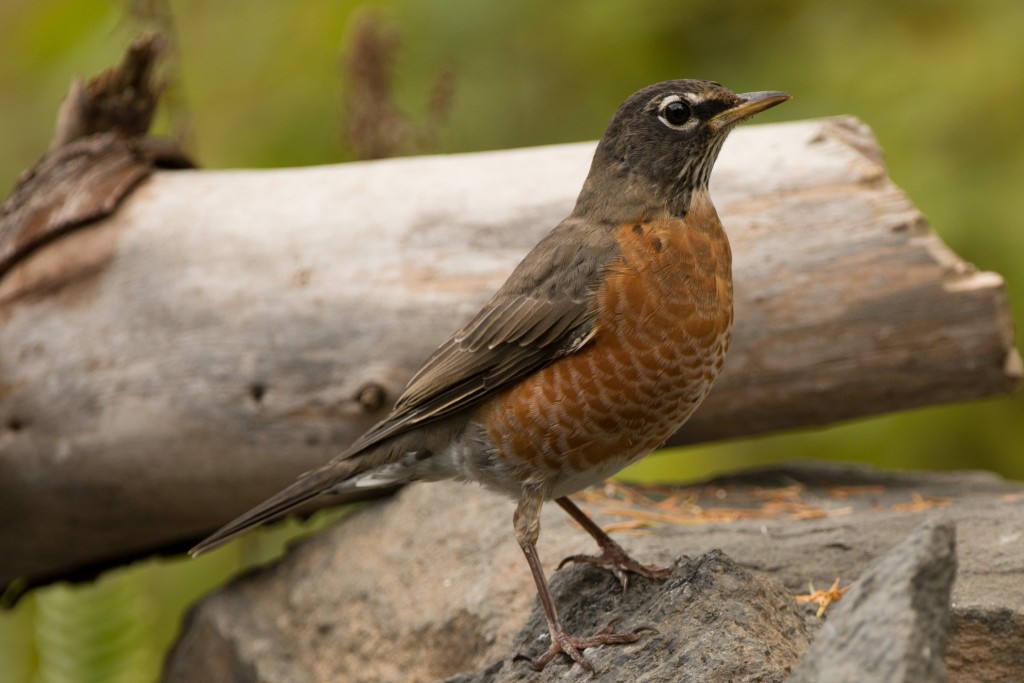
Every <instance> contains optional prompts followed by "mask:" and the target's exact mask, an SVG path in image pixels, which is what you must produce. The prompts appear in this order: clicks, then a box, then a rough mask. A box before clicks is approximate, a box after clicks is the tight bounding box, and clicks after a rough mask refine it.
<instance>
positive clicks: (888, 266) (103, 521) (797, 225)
mask: <svg viewBox="0 0 1024 683" xmlns="http://www.w3.org/2000/svg"><path fill="white" fill-rule="evenodd" d="M592 152H593V144H592V143H580V144H574V145H563V146H555V147H545V148H536V149H524V150H510V151H500V152H489V153H481V154H470V155H457V156H440V157H419V158H406V159H395V160H389V161H380V162H366V163H356V164H346V165H341V166H330V167H317V168H304V169H281V170H271V171H174V172H157V173H155V174H154V175H152V176H151V177H150V178H148V179H146V180H144V181H142V183H141V184H140V186H139V187H138V188H137V189H136V190H135V191H134V193H133V194H132V195H131V196H130V197H129V198H128V199H127V200H125V202H124V203H123V204H122V206H121V207H120V208H119V209H118V211H117V212H116V213H115V214H114V215H113V216H111V217H110V218H107V219H105V220H103V221H101V222H98V223H94V224H92V225H90V226H88V227H86V228H80V229H77V230H75V231H74V232H72V233H71V234H68V235H66V236H64V237H62V238H60V239H58V240H56V241H53V242H51V243H49V244H47V245H45V247H44V248H41V249H39V250H37V251H36V252H35V253H33V254H32V255H31V257H30V258H28V259H27V260H25V261H24V262H21V263H19V264H18V265H17V266H16V267H15V268H14V269H13V270H12V271H11V272H9V273H8V274H7V275H6V276H5V277H4V278H3V279H2V280H0V547H3V548H4V553H3V558H2V560H0V584H4V583H7V582H8V581H10V580H11V579H12V578H14V577H18V576H22V577H28V578H29V579H30V580H33V581H42V580H47V579H49V578H53V577H59V576H62V575H68V574H71V573H74V572H76V571H81V570H86V569H89V568H93V567H98V566H103V565H107V564H111V563H116V562H118V561H120V560H122V559H124V558H130V557H136V556H139V555H144V554H146V553H149V552H153V551H158V550H163V549H170V548H174V547H182V546H184V545H186V544H187V543H188V542H189V541H191V540H194V539H196V538H197V537H199V536H200V535H202V534H204V533H205V532H207V531H210V530H212V529H213V528H214V527H216V526H218V525H219V524H220V523H222V522H223V521H224V520H226V519H229V518H231V517H233V516H234V515H235V514H236V513H239V512H241V511H242V510H243V509H245V508H247V507H248V506H250V505H251V504H253V503H255V502H258V501H259V500H261V499H262V498H263V497H265V496H266V495H268V494H271V493H273V492H274V491H276V490H277V489H279V488H280V487H281V486H282V485H284V484H286V483H288V482H290V481H291V480H292V479H293V478H294V477H295V476H296V475H297V474H299V473H300V472H303V471H305V470H308V469H310V468H312V467H313V466H315V465H318V464H321V463H322V462H324V461H325V460H327V459H328V458H330V457H331V456H333V455H334V454H336V453H337V452H338V451H339V450H341V449H342V448H343V447H344V446H346V445H348V444H349V443H350V442H351V441H352V440H353V439H355V438H356V437H357V436H358V435H359V434H360V433H361V432H362V431H363V430H365V429H366V428H367V427H369V426H370V425H371V424H372V423H373V422H374V421H375V420H377V419H378V418H380V417H381V416H382V415H383V413H384V411H385V409H386V405H387V404H389V403H390V402H392V401H394V399H395V398H396V397H397V395H398V393H399V391H400V390H401V387H402V386H403V385H404V383H405V381H406V380H407V379H408V378H409V377H410V376H411V374H412V373H413V372H414V371H415V369H416V368H417V367H418V366H419V365H420V364H421V363H422V362H423V360H424V359H425V358H426V357H427V356H428V355H429V354H430V352H431V351H432V350H433V349H434V347H435V346H436V345H437V344H438V343H440V342H441V341H442V340H443V339H444V338H445V337H446V336H447V335H448V334H449V333H450V332H451V331H452V330H453V329H455V328H456V327H457V326H458V325H460V324H462V323H464V322H465V321H466V320H468V319H469V318H470V317H471V316H472V315H473V314H474V313H475V312H476V311H477V310H478V309H479V307H480V306H481V305H482V304H483V303H484V302H485V301H486V299H487V298H488V296H489V295H490V294H491V292H493V291H494V289H495V288H496V287H497V286H498V285H499V284H500V283H501V282H502V281H503V279H504V278H505V277H506V276H507V275H508V273H509V272H510V271H511V270H512V268H513V267H514V266H515V264H516V263H517V261H518V260H519V259H520V258H521V257H522V256H523V255H524V254H525V253H526V251H527V250H528V249H529V248H530V247H531V246H532V245H533V244H534V243H536V242H537V241H538V240H539V239H540V238H541V237H542V236H543V235H544V234H545V233H546V232H547V231H549V230H550V229H551V228H552V227H553V226H554V225H555V224H556V223H557V222H558V221H559V220H560V219H561V218H563V217H564V216H565V215H567V214H568V212H569V210H570V208H571V207H572V203H573V201H574V199H575V195H576V193H577V192H578V191H579V188H580V185H581V183H582V180H583V178H584V176H585V174H586V171H587V168H588V164H589V161H590V155H591V154H592ZM711 190H712V196H713V197H714V199H715V203H716V205H717V207H718V209H719V213H720V214H721V216H722V221H723V223H724V224H725V225H726V228H727V230H728V232H729V235H730V238H731V241H732V246H733V254H734V272H735V296H736V302H735V313H736V324H735V328H734V334H733V344H732V349H731V351H730V355H729V358H728V360H727V362H726V365H725V370H724V371H723V374H722V377H721V378H720V380H719V382H718V384H717V385H716V387H715V389H714V390H713V391H712V393H711V395H710V396H709V397H708V399H707V401H706V402H705V404H704V406H703V407H702V408H701V409H700V410H699V411H698V412H697V414H696V415H695V416H694V417H693V418H692V420H691V421H690V422H689V423H688V424H687V425H686V427H684V429H683V431H682V432H680V433H679V434H677V435H676V436H675V437H673V439H672V440H671V442H673V443H689V442H694V441H701V440H709V439H721V438H732V437H739V436H743V435H746V434H754V433H759V432H764V431H767V430H774V429H783V428H788V427H801V426H809V425H817V424H825V423H828V422H832V421H836V420H842V419H846V418H851V417H855V416H860V415H867V414H872V413H878V412H883V411H889V410H896V409H901V408H909V407H912V406H918V405H925V404H929V403H939V402H947V401H960V400H966V399H971V398H976V397H979V396H986V395H992V394H999V393H1005V392H1009V391H1011V390H1012V389H1013V388H1014V387H1015V386H1016V384H1017V383H1018V380H1019V377H1020V359H1019V356H1018V355H1017V353H1016V351H1015V350H1014V347H1013V338H1012V323H1011V320H1010V315H1009V312H1008V311H1009V309H1008V306H1007V301H1006V291H1005V287H1004V285H1003V281H1002V279H1001V278H1000V277H999V276H998V275H996V274H994V273H985V272H978V271H976V270H975V269H974V268H973V267H971V266H970V265H968V264H965V263H963V262H962V261H960V260H959V259H958V258H957V257H956V256H955V255H954V254H953V253H952V252H951V251H950V250H949V249H948V248H946V247H945V246H944V245H943V244H942V242H941V241H940V240H939V238H938V237H936V236H935V235H934V234H933V233H932V232H931V231H930V229H929V228H928V226H927V224H926V222H925V220H924V219H923V218H922V216H921V214H920V213H919V212H918V211H917V210H916V209H915V208H914V206H913V204H912V203H911V202H910V201H909V199H908V198H907V197H906V196H905V195H904V194H903V193H902V192H901V191H900V190H899V189H898V188H897V187H895V186H894V185H893V184H892V183H891V182H890V181H889V179H888V177H887V176H886V173H885V169H884V167H883V166H882V164H881V162H880V153H879V151H878V149H877V146H876V144H875V142H874V140H873V138H872V136H871V135H870V132H869V131H868V130H867V129H866V128H865V127H864V126H863V125H862V124H860V123H858V122H856V121H855V120H852V119H829V120H821V121H809V122H800V123H792V124H778V125H764V126H750V127H745V128H742V129H740V130H738V131H736V132H735V133H734V134H733V136H732V137H731V138H730V139H729V141H728V142H727V143H726V145H725V148H724V150H723V152H722V154H721V157H720V160H719V162H718V165H717V168H716V171H715V174H714V176H713V178H712V183H711Z"/></svg>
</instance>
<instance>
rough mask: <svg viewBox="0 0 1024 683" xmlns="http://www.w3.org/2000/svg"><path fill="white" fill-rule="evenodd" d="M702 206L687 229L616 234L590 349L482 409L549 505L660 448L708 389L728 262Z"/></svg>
mask: <svg viewBox="0 0 1024 683" xmlns="http://www.w3.org/2000/svg"><path fill="white" fill-rule="evenodd" d="M700 208H701V209H702V211H696V212H695V211H693V210H691V212H690V214H689V216H688V220H687V221H686V222H684V221H682V220H679V219H664V220H655V221H649V222H637V223H630V224H627V225H623V226H621V227H620V228H619V231H618V234H617V236H616V237H617V240H618V242H619V244H620V246H621V258H619V259H618V260H617V261H616V262H615V263H613V264H612V266H611V267H610V268H609V270H608V272H607V274H606V277H605V281H604V284H603V287H602V289H601V290H600V291H599V292H598V294H597V296H598V302H597V304H598V306H599V318H598V328H597V334H596V335H595V338H594V340H593V341H592V342H591V343H590V344H589V345H588V346H586V347H584V348H583V349H581V350H580V351H578V352H576V353H574V354H572V355H570V356H566V357H565V358H562V359H560V360H558V361H556V362H555V363H553V364H551V365H549V366H547V367H545V368H543V369H542V370H540V371H538V372H536V373H534V374H533V375H531V376H530V377H528V378H526V379H525V380H523V381H521V382H519V383H518V384H516V385H514V386H512V387H511V388H509V389H507V390H505V391H504V392H502V393H501V394H499V395H498V396H496V397H495V398H494V399H492V400H491V401H488V402H487V403H485V404H484V405H483V406H482V407H481V412H480V413H478V415H479V416H480V418H481V419H482V421H483V424H485V425H486V426H487V430H488V433H489V435H490V437H491V439H492V442H493V443H494V444H495V446H496V449H497V451H498V456H499V457H500V458H502V459H503V460H504V461H505V462H506V464H507V466H508V467H509V468H510V470H511V471H512V472H513V473H514V476H516V477H517V478H518V479H519V480H520V481H535V482H542V481H543V482H547V483H549V485H550V486H551V487H552V490H553V491H554V492H553V493H552V495H553V496H558V495H565V494H567V493H571V492H572V491H575V490H578V489H580V488H583V487H584V486H587V485H589V484H591V483H595V482H597V481H601V480H603V479H605V478H607V477H608V476H610V475H611V474H613V473H615V472H616V471H618V470H619V469H621V468H623V467H625V466H626V465H628V464H629V463H630V462H633V461H634V460H636V459H638V458H640V457H643V456H644V455H646V454H647V453H649V452H650V451H652V450H653V449H655V448H657V447H658V446H660V445H661V444H662V443H664V442H665V440H666V439H667V438H668V437H669V436H671V435H672V434H673V433H674V432H675V431H676V430H677V429H679V427H680V426H681V425H682V424H683V422H685V421H686V419H687V418H688V417H689V416H690V415H691V414H692V413H693V411H694V410H695V409H696V408H697V406H698V405H699V404H700V402H701V401H702V400H703V399H704V397H705V396H706V395H707V393H708V391H709V390H710V389H711V385H712V383H713V382H714V380H715V378H716V377H717V376H718V373H719V371H720V370H721V368H722V364H723V363H724V361H725V353H726V350H727V348H728V344H729V331H730V328H731V325H732V279H731V260H732V259H731V253H730V251H729V243H728V240H727V239H726V237H725V233H724V232H723V231H722V227H721V224H720V223H719V222H718V217H717V215H716V214H715V213H714V208H713V207H712V206H711V205H710V201H707V207H706V208H705V207H700Z"/></svg>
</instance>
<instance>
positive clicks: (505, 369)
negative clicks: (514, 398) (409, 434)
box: [339, 218, 618, 459]
mask: <svg viewBox="0 0 1024 683" xmlns="http://www.w3.org/2000/svg"><path fill="white" fill-rule="evenodd" d="M614 232H615V231H614V228H613V227H612V226H600V225H591V224H587V223H585V222H583V221H581V220H579V219H572V218H570V219H567V220H565V221H563V222H562V223H561V224H560V225H559V226H558V227H557V228H555V230H553V231H552V232H551V233H550V234H549V235H548V236H547V237H545V238H544V239H543V240H541V242H540V243H539V244H537V246H536V247H534V249H533V250H532V251H531V252H530V253H529V254H528V255H527V256H526V258H525V259H523V261H522V263H520V264H519V266H517V267H516V269H515V270H514V271H513V272H512V275H511V276H509V279H508V280H507V281H506V282H505V284H504V285H502V287H501V288H500V289H499V290H498V291H497V292H496V293H495V294H494V296H493V297H491V300H490V301H489V302H488V303H487V305H485V306H484V308H483V309H482V310H481V311H480V312H479V313H478V314H477V315H476V317H474V318H473V319H472V320H471V321H470V322H469V323H468V324H467V325H466V326H465V327H463V328H462V329H461V330H459V331H458V332H456V333H455V334H454V335H452V336H451V337H450V338H449V339H448V340H447V341H446V342H444V343H443V344H442V345H441V346H440V347H439V348H438V349H437V350H436V351H435V352H434V353H433V355H431V356H430V358H429V359H427V362H426V363H425V364H424V365H423V367H422V368H420V370H419V372H417V373H416V374H415V376H413V378H412V379H411V380H410V381H409V385H408V386H407V387H406V389H405V392H404V393H403V394H402V396H401V397H399V399H398V402H397V403H396V404H395V407H394V409H393V411H392V412H391V414H390V415H389V416H388V417H387V418H385V419H384V420H383V421H382V422H380V423H379V424H377V425H376V426H375V427H373V428H372V429H370V431H368V432H367V433H366V434H365V435H363V436H362V437H361V438H360V439H359V440H358V441H357V442H356V443H354V444H352V447H351V448H349V449H348V450H347V451H346V452H345V453H343V454H342V455H340V456H339V459H342V458H347V457H350V456H352V455H355V454H357V453H358V452H360V451H362V450H364V449H366V448H368V447H369V446H372V445H374V444H376V443H379V442H380V441H382V440H384V439H387V438H389V437H392V436H395V435H397V434H401V433H402V432H404V431H406V430H408V429H410V428H412V427H414V426H416V425H419V424H423V423H424V422H430V421H433V420H436V419H439V418H442V417H445V416H447V415H451V414H453V413H456V412H458V411H461V410H464V409H466V408H469V407H471V406H473V405H476V404H477V403H479V402H480V401H482V400H483V399H484V398H486V397H487V396H489V395H491V394H493V393H494V392H496V391H498V390H499V389H501V388H503V387H505V386H508V385H509V384H511V383H514V382H516V381H517V380H519V379H521V378H523V377H525V376H527V375H529V374H530V373H531V372H533V371H535V370H537V369H538V368H540V367H543V366H544V365H546V364H548V363H550V362H551V361H553V360H555V359H556V358H559V357H561V356H564V355H566V354H569V353H572V352H573V351H575V350H577V349H579V348H580V347H581V346H583V345H584V344H586V343H587V342H588V341H589V340H590V339H591V338H592V337H593V335H594V332H595V328H596V318H597V311H596V309H595V306H594V303H593V302H594V294H595V293H596V291H597V289H598V286H599V284H600V275H601V272H602V270H603V269H604V267H605V264H606V263H607V262H608V261H609V260H611V259H613V258H615V257H616V256H617V255H618V244H617V243H616V241H615V236H614Z"/></svg>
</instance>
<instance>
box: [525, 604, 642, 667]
mask: <svg viewBox="0 0 1024 683" xmlns="http://www.w3.org/2000/svg"><path fill="white" fill-rule="evenodd" d="M620 621H622V619H621V618H618V617H617V618H615V619H612V620H611V621H610V622H608V624H606V625H605V627H604V628H602V629H601V630H600V631H598V632H597V633H595V634H594V635H592V636H588V637H580V636H573V635H569V634H568V633H565V632H564V631H558V632H557V633H552V634H551V646H550V647H549V648H548V649H547V651H546V652H545V653H544V654H542V655H540V656H539V657H530V656H528V655H524V654H522V653H519V654H517V655H516V656H515V657H514V658H513V661H517V662H518V661H525V662H526V663H527V665H528V666H529V667H530V668H531V669H533V670H534V671H543V670H544V667H546V666H547V665H548V664H550V663H551V661H552V660H553V659H554V658H555V657H557V656H558V655H560V654H564V655H566V656H567V657H569V658H570V659H572V660H573V661H574V662H576V663H577V664H579V665H580V666H581V667H583V668H584V669H585V670H587V671H589V672H590V673H594V665H593V664H591V663H590V660H588V659H587V658H586V657H584V656H583V651H584V650H586V649H587V648H591V647H597V646H599V645H623V644H628V643H635V642H636V641H638V640H640V634H641V633H644V632H651V633H658V630H657V629H656V628H654V627H653V626H638V627H637V628H635V629H633V630H632V631H629V632H628V633H618V632H616V631H615V625H616V624H618V623H619V622H620Z"/></svg>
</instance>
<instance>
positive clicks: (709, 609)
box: [445, 551, 810, 683]
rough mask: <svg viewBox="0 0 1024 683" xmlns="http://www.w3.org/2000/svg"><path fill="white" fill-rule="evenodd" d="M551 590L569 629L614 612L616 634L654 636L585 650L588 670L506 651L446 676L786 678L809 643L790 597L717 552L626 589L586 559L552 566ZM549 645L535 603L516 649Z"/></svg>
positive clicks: (476, 682)
mask: <svg viewBox="0 0 1024 683" xmlns="http://www.w3.org/2000/svg"><path fill="white" fill-rule="evenodd" d="M551 588H552V592H553V595H554V597H555V600H556V601H557V603H558V604H559V606H560V608H561V611H562V613H563V614H564V615H565V618H564V622H565V626H566V628H567V629H568V630H569V631H570V632H571V633H577V634H581V635H589V634H590V633H593V632H595V631H597V630H598V629H600V628H602V627H603V626H605V625H606V624H607V623H608V622H610V621H611V620H612V619H613V618H614V619H619V620H620V623H619V624H617V626H618V627H619V629H620V630H622V631H628V630H632V629H633V628H636V627H638V626H649V627H652V628H654V629H656V630H657V633H645V634H643V635H642V636H641V638H640V640H639V641H638V642H636V643H633V644H631V645H625V646H611V647H609V646H605V647H601V648H594V649H591V650H587V651H586V653H585V654H586V657H587V659H589V660H590V663H591V664H593V665H594V669H595V671H594V674H593V675H592V676H589V675H588V674H587V673H586V672H584V671H583V670H582V668H581V667H580V666H579V665H575V664H573V665H572V666H569V664H570V663H571V662H569V661H568V659H563V660H562V661H558V660H556V661H554V662H552V663H551V664H549V665H548V667H547V668H546V669H545V670H544V671H543V672H540V673H535V672H533V671H532V670H531V669H529V668H528V667H527V666H526V665H525V663H524V662H517V661H514V659H513V658H506V659H504V660H503V661H501V662H498V663H497V664H494V665H491V666H490V667H487V668H486V669H485V670H483V671H481V672H480V673H478V674H475V675H460V676H455V677H453V678H450V679H448V680H447V681H445V683H515V682H516V681H525V682H527V683H554V682H555V681H578V680H592V681H597V682H605V683H612V682H613V681H615V682H628V681H639V680H643V681H648V682H655V681H666V682H667V681H672V682H676V681H678V682H679V683H684V682H691V681H692V682H693V683H704V682H709V681H710V682H713V681H722V682H723V683H725V682H728V683H742V682H744V681H764V682H769V681H782V680H783V679H784V678H785V677H786V674H787V673H789V671H790V670H792V668H793V666H794V665H795V664H796V661H797V659H799V657H800V654H801V653H802V652H803V651H804V650H805V649H806V648H807V646H808V644H809V643H810V635H809V634H808V632H807V629H806V628H805V627H804V622H803V615H802V614H801V611H800V610H799V609H798V608H797V605H796V603H795V602H794V601H793V597H792V595H791V594H790V593H789V592H788V591H787V590H785V589H784V588H783V587H782V586H781V585H780V584H779V583H778V582H775V581H771V580H769V579H767V578H765V577H763V576H760V575H757V574H754V573H752V572H750V571H749V570H747V569H744V568H742V567H740V566H738V565H737V564H736V563H735V562H733V561H732V560H730V559H729V558H728V557H726V556H725V555H724V554H723V553H721V552H720V551H711V552H710V553H708V554H706V555H704V556H702V557H700V558H698V559H696V560H687V561H685V562H683V563H681V564H680V565H678V566H677V567H676V568H675V570H674V571H673V572H672V575H671V576H670V577H669V578H668V579H667V580H665V581H657V580H650V579H644V578H634V579H632V580H631V581H630V584H629V588H628V589H627V591H626V593H625V594H624V593H623V591H622V588H621V586H620V585H619V582H618V580H616V579H615V578H614V577H613V576H612V575H611V574H610V573H608V572H606V571H603V570H600V569H596V568H594V567H589V566H579V567H573V568H571V569H567V570H563V571H559V572H557V573H556V574H555V578H554V580H553V581H552V582H551ZM549 644H550V636H549V635H548V630H547V624H546V622H545V620H544V614H543V612H542V611H541V609H540V606H539V605H537V606H535V607H534V610H533V613H532V614H531V616H530V620H529V621H528V622H527V624H526V627H525V628H524V629H523V630H522V631H521V632H520V633H519V635H518V636H517V637H516V640H515V643H514V646H513V647H514V650H517V651H519V652H522V653H523V654H528V655H530V656H536V655H539V654H541V653H543V652H544V651H545V650H546V649H547V647H548V645H549Z"/></svg>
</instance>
